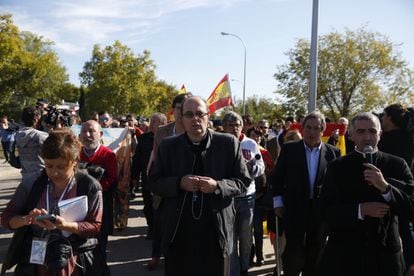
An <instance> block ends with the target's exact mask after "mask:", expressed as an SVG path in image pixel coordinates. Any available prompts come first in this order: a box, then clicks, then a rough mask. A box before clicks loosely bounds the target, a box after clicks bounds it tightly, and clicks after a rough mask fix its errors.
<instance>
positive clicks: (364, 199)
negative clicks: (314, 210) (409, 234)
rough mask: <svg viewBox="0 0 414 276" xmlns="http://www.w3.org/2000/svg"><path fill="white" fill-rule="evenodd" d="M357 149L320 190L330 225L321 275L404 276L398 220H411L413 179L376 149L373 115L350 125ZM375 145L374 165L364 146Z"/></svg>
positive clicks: (359, 117) (337, 164)
mask: <svg viewBox="0 0 414 276" xmlns="http://www.w3.org/2000/svg"><path fill="white" fill-rule="evenodd" d="M350 134H351V139H352V140H353V141H354V143H355V151H354V152H352V153H350V154H348V155H346V156H344V157H341V158H339V159H336V160H335V161H333V162H332V163H331V164H330V165H329V166H328V170H327V175H326V178H325V181H326V182H325V184H324V186H323V188H322V194H321V198H322V203H323V209H324V213H325V217H326V219H327V222H328V224H329V226H330V234H329V239H328V244H327V246H326V249H325V253H324V257H323V260H322V271H323V273H322V274H321V275H323V276H325V275H326V276H328V275H329V276H330V275H336V276H342V275H343V276H345V275H346V276H348V275H353V276H359V275H360V276H389V275H393V276H402V275H404V270H405V266H404V260H403V255H402V248H401V243H400V235H399V233H398V219H399V218H406V219H409V220H412V219H413V213H414V210H413V205H412V203H413V202H412V195H413V187H414V182H413V176H412V174H411V171H410V169H409V167H408V166H407V163H406V162H404V160H403V159H401V158H399V157H396V156H393V155H390V154H387V153H383V152H381V151H378V148H377V145H378V141H379V139H380V135H381V126H380V122H379V119H378V118H377V117H376V116H374V115H373V114H371V113H362V114H359V115H357V116H356V117H355V118H354V119H352V121H351V128H350ZM367 146H370V147H372V149H373V151H374V153H373V156H372V164H368V163H367V161H366V159H365V155H366V154H364V148H366V147H367Z"/></svg>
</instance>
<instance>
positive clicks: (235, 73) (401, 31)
mask: <svg viewBox="0 0 414 276" xmlns="http://www.w3.org/2000/svg"><path fill="white" fill-rule="evenodd" d="M0 11H1V12H10V13H12V14H13V16H14V21H15V24H17V25H18V26H19V28H20V30H25V31H31V32H34V33H36V34H37V35H41V36H43V37H44V38H46V39H50V40H52V41H54V42H55V45H54V49H55V50H56V52H57V53H58V55H59V57H60V58H61V61H62V63H63V65H64V66H65V67H66V68H67V70H68V73H69V75H70V81H71V82H72V83H74V84H77V85H78V84H79V77H78V74H79V72H80V71H82V67H83V65H84V63H85V61H87V60H89V59H90V58H91V52H92V48H93V45H94V44H100V45H102V46H106V45H110V44H113V42H114V41H115V40H120V41H121V42H122V43H123V44H126V45H127V46H129V47H130V48H131V49H132V50H133V51H134V53H136V54H138V53H142V51H143V50H145V49H148V50H149V51H150V52H151V58H152V59H153V60H154V61H155V64H156V65H157V70H156V74H157V76H158V77H159V78H160V79H163V80H165V81H166V82H167V83H170V84H173V85H175V86H176V87H177V88H178V89H179V88H180V87H181V85H182V84H185V86H186V88H187V90H188V91H192V92H193V93H194V94H197V95H200V96H202V97H205V98H207V97H208V96H209V94H210V93H211V91H212V90H213V89H214V87H215V86H216V85H217V83H218V82H219V81H220V79H221V78H222V77H223V75H224V74H225V73H229V74H230V78H231V79H234V81H232V82H231V87H232V92H233V95H234V96H235V97H236V98H238V99H241V97H242V81H243V46H242V44H241V42H240V41H239V40H237V39H236V38H235V37H231V36H221V35H220V32H222V31H224V32H229V33H234V34H237V35H238V36H240V37H241V38H242V39H243V41H244V42H245V44H246V47H247V70H246V72H247V74H246V75H247V77H246V98H247V97H249V96H251V95H259V96H262V97H269V98H272V99H274V98H275V95H274V93H273V92H274V91H275V88H276V81H275V79H274V78H273V74H274V73H275V72H276V67H277V66H278V65H282V64H284V63H286V62H287V57H286V55H285V53H286V52H287V51H288V50H289V49H290V48H292V47H293V46H294V44H295V41H296V40H297V39H298V38H307V39H310V35H311V15H312V0H88V1H85V0H67V1H64V0H37V1H33V0H1V2H0ZM413 15H414V1H412V0H392V1H390V0H319V34H320V35H321V34H326V33H328V32H331V31H339V32H343V31H344V28H349V29H351V30H355V29H357V28H359V27H361V26H366V28H367V29H368V30H370V31H375V32H380V33H382V34H385V35H387V36H388V37H389V38H390V39H391V41H393V42H394V43H395V44H396V45H399V47H398V49H399V50H400V52H401V54H402V56H403V58H405V59H406V60H407V61H408V62H409V64H410V67H411V68H413V69H414V35H413V33H414V31H413V30H414V16H413Z"/></svg>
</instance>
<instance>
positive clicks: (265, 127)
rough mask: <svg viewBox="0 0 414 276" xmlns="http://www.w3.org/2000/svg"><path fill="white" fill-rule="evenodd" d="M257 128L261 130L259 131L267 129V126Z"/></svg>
mask: <svg viewBox="0 0 414 276" xmlns="http://www.w3.org/2000/svg"><path fill="white" fill-rule="evenodd" d="M259 128H261V129H268V128H269V127H267V126H259Z"/></svg>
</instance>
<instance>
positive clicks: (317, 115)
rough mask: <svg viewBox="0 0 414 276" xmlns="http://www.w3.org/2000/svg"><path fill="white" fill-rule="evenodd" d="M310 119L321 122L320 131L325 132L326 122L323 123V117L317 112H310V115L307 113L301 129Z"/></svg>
mask: <svg viewBox="0 0 414 276" xmlns="http://www.w3.org/2000/svg"><path fill="white" fill-rule="evenodd" d="M310 119H317V120H319V121H320V122H321V125H322V129H321V130H322V131H325V129H326V121H325V115H323V114H322V113H321V112H319V111H312V112H311V113H309V114H308V115H306V117H305V119H303V122H302V129H304V128H305V125H306V122H307V121H308V120H310Z"/></svg>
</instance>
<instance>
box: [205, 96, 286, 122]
mask: <svg viewBox="0 0 414 276" xmlns="http://www.w3.org/2000/svg"><path fill="white" fill-rule="evenodd" d="M229 111H234V112H237V113H238V114H240V115H243V102H242V101H241V100H238V99H234V107H225V108H223V109H220V110H219V112H217V114H216V113H215V114H213V115H214V116H213V117H212V119H217V118H221V117H223V115H224V114H226V113H227V112H229ZM246 114H248V115H250V116H252V117H253V119H254V121H255V122H258V121H259V120H262V119H266V120H268V121H269V122H270V123H271V122H272V121H273V120H274V119H276V118H284V117H285V116H286V113H285V110H284V109H283V106H282V105H278V104H274V103H273V100H272V99H270V98H266V97H260V96H258V95H252V96H250V97H248V98H247V99H246Z"/></svg>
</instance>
